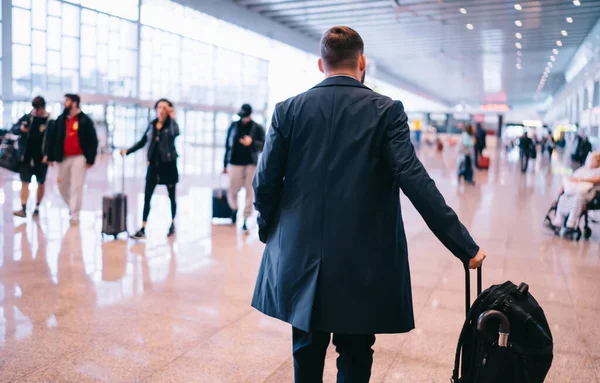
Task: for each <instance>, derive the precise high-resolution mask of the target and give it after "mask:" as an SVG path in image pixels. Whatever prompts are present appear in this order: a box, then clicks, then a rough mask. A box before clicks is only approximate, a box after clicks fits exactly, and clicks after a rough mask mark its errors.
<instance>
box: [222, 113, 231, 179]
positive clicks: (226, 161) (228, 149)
mask: <svg viewBox="0 0 600 383" xmlns="http://www.w3.org/2000/svg"><path fill="white" fill-rule="evenodd" d="M232 131H233V124H231V125H229V129H227V138H225V155H224V156H223V169H226V168H227V165H229V152H231V145H229V141H230V139H231V132H232Z"/></svg>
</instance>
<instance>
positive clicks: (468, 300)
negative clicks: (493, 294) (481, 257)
mask: <svg viewBox="0 0 600 383" xmlns="http://www.w3.org/2000/svg"><path fill="white" fill-rule="evenodd" d="M481 280H482V273H481V266H479V267H478V268H477V296H479V295H481ZM470 308H471V272H470V270H469V265H468V264H465V309H466V313H467V314H468V313H469V309H470Z"/></svg>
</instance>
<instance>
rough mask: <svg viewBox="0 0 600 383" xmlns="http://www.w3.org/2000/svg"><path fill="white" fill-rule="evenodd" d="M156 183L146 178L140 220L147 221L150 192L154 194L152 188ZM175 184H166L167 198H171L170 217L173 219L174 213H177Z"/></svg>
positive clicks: (154, 187) (150, 198)
mask: <svg viewBox="0 0 600 383" xmlns="http://www.w3.org/2000/svg"><path fill="white" fill-rule="evenodd" d="M156 185H158V184H157V183H156V182H155V181H152V180H148V179H146V190H145V191H144V211H143V213H142V221H144V222H147V221H148V215H149V214H150V201H151V200H152V194H154V189H156ZM175 185H176V184H172V185H166V186H167V191H168V192H169V200H171V218H172V219H175V214H177V201H176V200H175V196H176V194H177V193H176V189H175Z"/></svg>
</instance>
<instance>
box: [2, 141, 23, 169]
mask: <svg viewBox="0 0 600 383" xmlns="http://www.w3.org/2000/svg"><path fill="white" fill-rule="evenodd" d="M0 167H2V168H4V169H7V170H10V171H11V172H15V173H18V172H19V149H18V148H17V140H14V139H12V138H5V139H4V141H2V144H0Z"/></svg>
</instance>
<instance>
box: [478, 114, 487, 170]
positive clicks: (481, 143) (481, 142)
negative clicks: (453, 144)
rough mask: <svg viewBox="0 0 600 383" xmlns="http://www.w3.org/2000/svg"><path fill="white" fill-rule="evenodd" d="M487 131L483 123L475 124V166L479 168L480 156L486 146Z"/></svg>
mask: <svg viewBox="0 0 600 383" xmlns="http://www.w3.org/2000/svg"><path fill="white" fill-rule="evenodd" d="M486 135H487V134H486V132H485V129H483V124H482V123H481V122H478V123H477V124H475V167H476V168H477V169H479V168H480V167H479V157H481V156H483V149H485V148H486V146H487V143H486Z"/></svg>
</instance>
